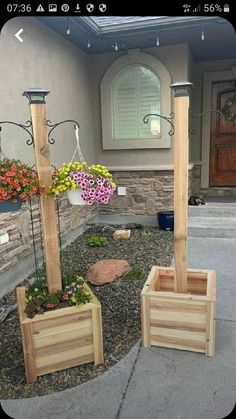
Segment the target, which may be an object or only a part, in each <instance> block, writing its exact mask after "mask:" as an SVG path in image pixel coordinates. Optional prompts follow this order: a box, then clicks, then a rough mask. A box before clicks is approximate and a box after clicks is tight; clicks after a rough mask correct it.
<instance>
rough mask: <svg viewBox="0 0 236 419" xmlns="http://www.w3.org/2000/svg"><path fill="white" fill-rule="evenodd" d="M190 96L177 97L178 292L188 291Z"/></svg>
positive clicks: (175, 250)
mask: <svg viewBox="0 0 236 419" xmlns="http://www.w3.org/2000/svg"><path fill="white" fill-rule="evenodd" d="M188 113H189V97H188V96H176V97H175V98H174V114H175V135H174V215H175V223H174V224H175V226H174V260H175V291H176V292H180V293H186V292H187V228H188V158H189V147H188V142H189V141H188Z"/></svg>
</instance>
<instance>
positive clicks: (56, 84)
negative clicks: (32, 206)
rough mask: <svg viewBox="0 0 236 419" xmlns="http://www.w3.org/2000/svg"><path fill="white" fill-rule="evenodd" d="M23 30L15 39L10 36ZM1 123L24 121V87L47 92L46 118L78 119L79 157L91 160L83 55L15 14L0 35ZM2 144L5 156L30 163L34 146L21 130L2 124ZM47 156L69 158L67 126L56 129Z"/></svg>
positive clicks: (57, 161) (31, 20)
mask: <svg viewBox="0 0 236 419" xmlns="http://www.w3.org/2000/svg"><path fill="white" fill-rule="evenodd" d="M20 28H23V29H24V32H23V33H22V35H21V36H22V37H23V39H24V42H22V43H20V42H19V41H18V40H17V39H16V38H15V36H14V34H15V33H16V32H17V31H18V30H19V29H20ZM0 57H1V65H0V121H1V120H14V121H17V122H20V123H24V122H25V121H26V120H28V119H29V108H28V101H27V99H26V98H24V97H22V92H23V91H24V90H25V89H28V88H29V87H42V88H45V89H48V90H50V94H49V96H48V97H47V117H48V119H50V120H51V121H53V122H57V121H60V120H63V119H75V120H77V121H78V122H79V123H80V126H81V128H80V138H81V146H82V151H83V154H84V157H85V159H86V160H87V161H90V162H93V161H94V148H93V130H92V121H91V120H92V116H91V97H90V92H91V90H90V85H89V80H88V72H87V55H86V54H85V53H83V52H82V51H80V50H79V49H78V48H76V47H74V46H73V45H72V44H71V43H69V42H68V41H67V40H66V39H64V38H63V37H61V36H60V35H58V34H56V33H55V32H54V31H53V30H51V29H49V28H48V27H47V26H45V25H43V24H41V23H39V22H38V21H37V20H36V19H34V18H31V17H28V18H14V19H12V20H10V21H9V22H7V23H6V25H5V26H4V27H3V29H2V33H1V37H0ZM2 137H3V141H2V148H3V151H4V153H5V154H6V155H7V156H9V157H18V158H20V159H22V160H24V161H25V162H27V163H32V162H33V149H32V147H28V146H26V144H25V140H27V137H25V135H24V134H23V135H22V133H21V130H16V129H14V128H6V127H5V126H4V127H3V134H2ZM55 139H56V145H54V146H51V160H52V163H53V164H55V165H57V164H61V163H63V162H64V161H68V160H70V159H71V157H72V155H73V151H74V148H75V138H74V130H73V125H72V127H69V126H68V127H67V128H61V129H58V130H57V132H55Z"/></svg>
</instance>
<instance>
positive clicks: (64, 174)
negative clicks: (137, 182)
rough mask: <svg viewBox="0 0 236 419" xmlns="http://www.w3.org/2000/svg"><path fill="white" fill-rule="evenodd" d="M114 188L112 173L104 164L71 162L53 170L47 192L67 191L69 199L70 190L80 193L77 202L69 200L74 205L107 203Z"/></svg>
mask: <svg viewBox="0 0 236 419" xmlns="http://www.w3.org/2000/svg"><path fill="white" fill-rule="evenodd" d="M115 189H116V185H115V182H114V181H113V179H112V175H111V173H109V171H108V170H107V168H106V167H105V166H102V165H100V164H93V165H91V166H89V165H88V164H87V163H86V162H82V163H80V162H72V163H68V164H64V165H63V166H62V167H60V168H58V169H56V170H55V172H54V173H53V183H52V186H51V187H50V189H49V193H48V194H49V196H52V195H59V194H61V193H64V192H69V196H68V197H69V199H70V195H71V194H70V192H77V193H79V194H81V199H80V202H79V203H78V202H77V201H76V202H71V203H73V204H74V205H84V204H87V205H93V204H95V203H100V204H108V202H109V200H110V198H111V197H112V195H113V193H114V191H115ZM72 199H73V200H74V198H72Z"/></svg>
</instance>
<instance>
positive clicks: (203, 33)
mask: <svg viewBox="0 0 236 419" xmlns="http://www.w3.org/2000/svg"><path fill="white" fill-rule="evenodd" d="M201 40H202V41H204V40H205V32H204V26H202V34H201Z"/></svg>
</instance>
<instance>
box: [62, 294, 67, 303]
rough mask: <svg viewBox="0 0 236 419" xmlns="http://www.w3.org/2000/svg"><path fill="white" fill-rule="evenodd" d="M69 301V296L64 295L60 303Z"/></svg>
mask: <svg viewBox="0 0 236 419" xmlns="http://www.w3.org/2000/svg"><path fill="white" fill-rule="evenodd" d="M68 300H69V295H68V294H64V295H63V296H62V297H61V301H68Z"/></svg>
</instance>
